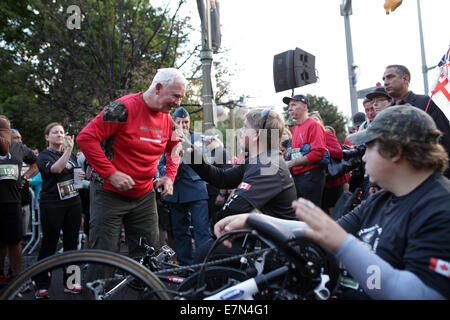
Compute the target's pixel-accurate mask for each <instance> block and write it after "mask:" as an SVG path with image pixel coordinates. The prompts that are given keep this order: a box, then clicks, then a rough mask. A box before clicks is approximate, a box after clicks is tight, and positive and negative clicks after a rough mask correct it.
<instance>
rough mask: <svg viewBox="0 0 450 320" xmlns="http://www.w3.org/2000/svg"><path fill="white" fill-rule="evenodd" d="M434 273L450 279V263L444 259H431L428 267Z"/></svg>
mask: <svg viewBox="0 0 450 320" xmlns="http://www.w3.org/2000/svg"><path fill="white" fill-rule="evenodd" d="M428 268H430V269H431V270H433V271H436V272H437V273H439V274H441V275H443V276H444V277H447V278H450V262H447V261H445V260H442V259H437V258H431V259H430V265H429V266H428Z"/></svg>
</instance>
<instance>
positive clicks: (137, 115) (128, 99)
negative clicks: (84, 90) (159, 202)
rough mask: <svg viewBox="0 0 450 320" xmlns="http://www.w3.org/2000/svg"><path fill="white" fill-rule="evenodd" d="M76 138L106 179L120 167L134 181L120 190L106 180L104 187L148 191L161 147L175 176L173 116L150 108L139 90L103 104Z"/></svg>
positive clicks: (139, 192) (134, 194)
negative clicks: (128, 187) (97, 113)
mask: <svg viewBox="0 0 450 320" xmlns="http://www.w3.org/2000/svg"><path fill="white" fill-rule="evenodd" d="M76 140H77V143H78V145H79V147H80V148H81V150H82V151H83V153H84V155H85V156H86V159H87V160H88V162H89V163H90V164H91V165H92V167H94V169H95V170H96V171H97V173H98V174H99V175H100V177H102V178H104V179H106V178H108V177H109V176H110V175H112V174H113V173H114V172H116V171H117V170H119V171H121V172H123V173H126V174H127V175H129V176H130V177H131V178H133V180H134V182H135V185H134V186H133V188H132V189H130V190H128V191H125V192H121V191H118V190H117V189H116V188H114V187H113V186H112V184H111V183H110V182H109V180H105V183H104V185H103V188H104V189H106V190H111V191H114V192H116V193H118V194H121V195H124V196H128V197H132V198H137V197H140V196H142V195H144V194H145V193H147V192H148V191H149V190H150V189H151V188H153V181H152V179H153V177H154V175H155V173H156V170H157V166H158V161H159V158H160V157H161V155H162V153H163V152H164V151H166V154H167V162H166V176H167V177H169V178H170V179H172V180H174V179H175V176H176V174H177V169H178V165H179V160H180V159H179V158H178V157H176V156H174V157H172V149H173V148H174V147H175V146H176V145H177V144H178V141H176V140H175V139H174V137H172V118H171V117H170V115H169V114H166V113H162V112H154V111H152V110H150V108H149V107H148V106H147V104H146V103H145V101H144V100H143V98H142V96H141V93H136V94H130V95H127V96H124V97H122V98H119V99H117V100H116V101H114V102H112V103H111V104H110V105H108V106H107V107H105V108H104V109H103V111H102V112H101V113H100V114H99V115H97V116H96V117H95V118H94V119H93V120H92V121H91V122H90V123H88V125H87V126H86V127H85V128H84V129H83V130H82V131H81V132H80V134H79V135H78V136H77V139H76ZM105 140H106V141H105ZM101 142H104V143H105V146H104V147H105V151H103V149H102V147H101V145H100V143H101ZM105 152H106V154H105Z"/></svg>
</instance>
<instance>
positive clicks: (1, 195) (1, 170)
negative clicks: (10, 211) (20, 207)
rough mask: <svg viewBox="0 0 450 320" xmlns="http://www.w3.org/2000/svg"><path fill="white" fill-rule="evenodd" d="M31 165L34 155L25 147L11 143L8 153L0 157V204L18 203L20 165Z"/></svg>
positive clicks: (33, 161)
mask: <svg viewBox="0 0 450 320" xmlns="http://www.w3.org/2000/svg"><path fill="white" fill-rule="evenodd" d="M23 162H25V163H26V164H29V165H32V164H33V163H35V162H36V155H35V154H34V153H33V151H31V149H29V148H28V147H27V146H26V145H24V144H22V143H17V142H14V141H12V142H11V148H10V152H9V153H8V154H7V155H6V156H0V203H20V202H21V201H22V198H21V192H20V191H21V190H20V181H21V171H22V163H23Z"/></svg>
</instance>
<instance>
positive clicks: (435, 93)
mask: <svg viewBox="0 0 450 320" xmlns="http://www.w3.org/2000/svg"><path fill="white" fill-rule="evenodd" d="M438 66H439V67H440V70H439V78H438V79H437V81H436V84H435V85H434V88H433V89H432V90H431V99H432V100H433V102H434V103H435V104H436V105H437V106H438V107H439V108H440V109H441V110H442V112H444V113H445V115H446V116H447V118H448V119H450V83H449V82H448V78H449V76H448V69H449V66H450V46H449V49H448V51H447V53H446V54H445V55H444V56H443V57H442V59H441V61H440V62H439V64H438Z"/></svg>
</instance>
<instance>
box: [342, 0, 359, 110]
mask: <svg viewBox="0 0 450 320" xmlns="http://www.w3.org/2000/svg"><path fill="white" fill-rule="evenodd" d="M351 14H352V1H351V0H342V4H341V16H343V17H344V22H345V40H346V46H347V68H348V82H349V88H350V103H351V108H352V109H351V110H352V115H353V114H355V113H356V112H358V99H357V95H356V87H355V84H356V73H355V68H356V66H355V65H354V64H353V48H352V35H351V30H350V18H349V16H350V15H351Z"/></svg>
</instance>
